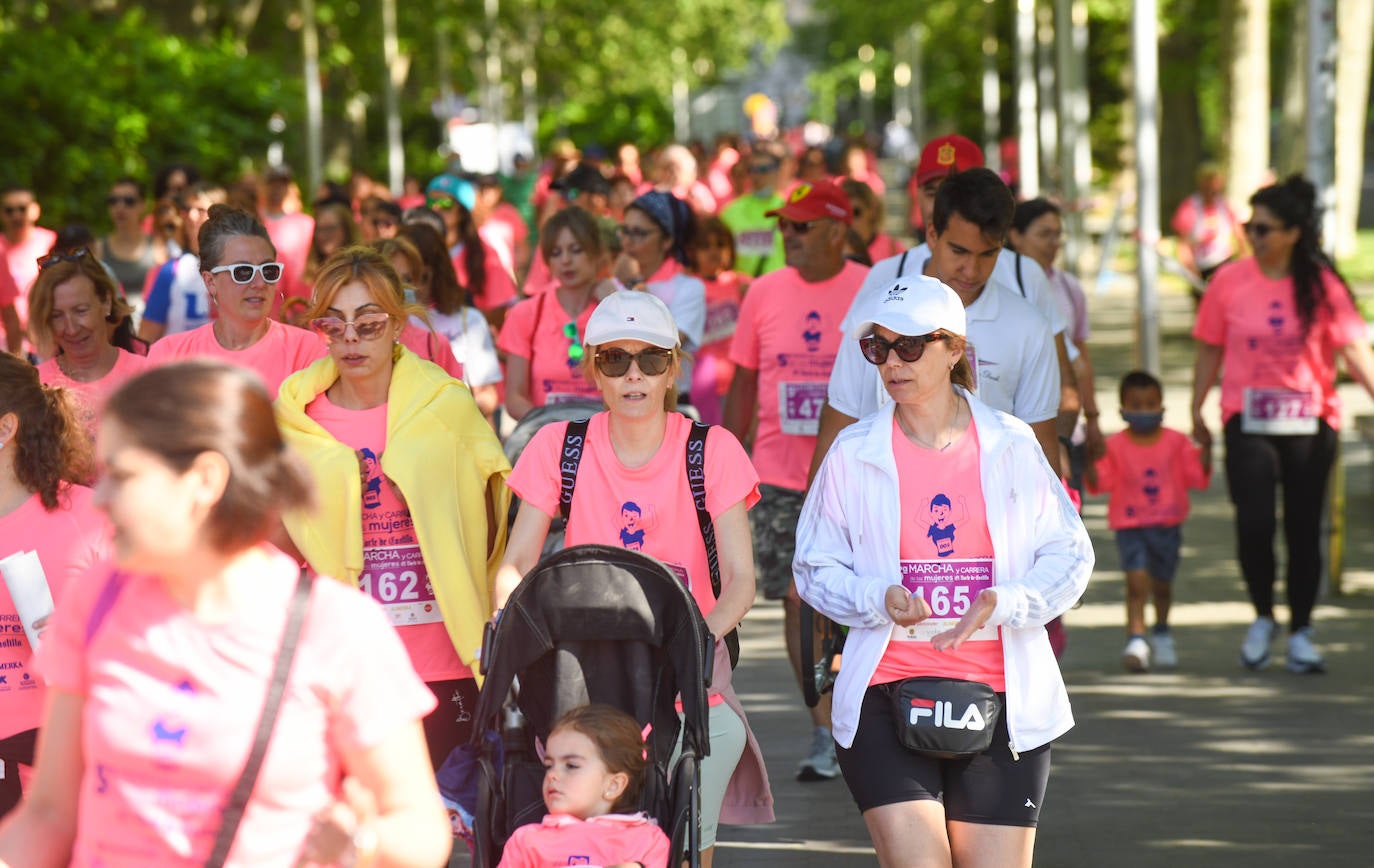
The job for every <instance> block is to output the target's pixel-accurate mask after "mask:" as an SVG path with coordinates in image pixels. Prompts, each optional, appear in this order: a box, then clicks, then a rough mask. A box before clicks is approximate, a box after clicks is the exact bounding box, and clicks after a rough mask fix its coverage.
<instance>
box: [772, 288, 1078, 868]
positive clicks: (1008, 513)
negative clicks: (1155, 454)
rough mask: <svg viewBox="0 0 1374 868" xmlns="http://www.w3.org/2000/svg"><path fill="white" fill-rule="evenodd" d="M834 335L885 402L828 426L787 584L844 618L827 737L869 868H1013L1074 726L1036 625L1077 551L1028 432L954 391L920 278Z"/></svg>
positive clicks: (1031, 835)
mask: <svg viewBox="0 0 1374 868" xmlns="http://www.w3.org/2000/svg"><path fill="white" fill-rule="evenodd" d="M861 318H862V321H861V322H860V324H859V326H858V327H857V328H855V330H854V331H853V333H852V336H853V338H854V339H856V340H858V341H859V343H860V346H861V348H862V350H863V354H864V357H865V358H867V359H868V361H869V362H871V363H873V364H874V365H877V366H878V367H879V368H880V369H881V372H882V377H883V382H884V384H885V386H886V388H887V391H888V393H889V394H890V395H891V396H892V398H893V401H894V403H890V404H887V405H885V406H884V407H883V408H882V409H880V410H878V411H877V412H875V413H874V414H873V415H871V416H868V417H866V418H864V419H863V420H861V421H860V422H858V423H857V424H855V425H853V426H851V427H850V428H848V429H846V430H845V431H844V433H843V434H841V435H840V436H839V437H838V438H837V439H836V440H835V444H834V445H833V446H832V447H831V449H830V451H829V453H828V454H827V455H826V458H825V462H824V464H823V465H822V466H821V469H820V473H819V474H818V475H817V477H816V480H815V482H814V483H813V485H812V487H811V493H810V496H809V497H808V498H807V501H806V505H805V507H804V508H803V509H802V514H801V520H800V523H799V524H798V527H797V555H796V561H795V563H794V564H793V568H794V572H795V574H796V581H797V590H798V592H799V593H800V594H801V596H802V598H803V599H805V600H806V601H807V602H808V603H810V604H811V605H812V606H814V607H815V608H816V610H817V611H819V612H820V613H822V614H824V615H825V616H826V617H829V618H831V619H833V620H835V621H837V622H839V623H841V624H844V625H846V626H848V627H849V628H850V629H849V636H848V639H847V640H846V642H845V649H844V651H845V653H844V666H843V667H842V668H841V670H840V674H839V676H838V679H837V681H836V684H835V698H834V711H833V720H834V733H835V741H836V743H837V756H838V758H839V762H840V769H841V771H842V773H843V774H844V778H845V782H846V783H847V784H848V785H849V789H850V792H851V793H852V794H853V796H854V800H855V801H856V802H857V803H858V806H859V809H860V810H861V811H862V812H863V815H864V821H865V822H866V823H867V825H868V830H869V834H870V835H871V836H872V838H873V844H874V847H875V849H876V850H877V852H878V859H879V862H880V864H882V865H903V864H909V862H908V861H907V860H908V859H909V857H910V854H913V853H922V854H933V858H932V859H930V860H929V861H923V862H921V864H922V865H927V864H928V865H941V864H943V865H955V866H959V868H969V866H987V868H993V866H996V868H1005V866H1016V865H1030V864H1031V856H1032V852H1033V848H1034V844H1035V826H1036V823H1037V821H1038V818H1039V812H1040V805H1041V801H1042V798H1043V796H1044V793H1045V788H1046V784H1047V782H1048V779H1049V765H1050V756H1049V752H1050V748H1049V744H1050V742H1051V741H1053V740H1054V739H1055V738H1057V737H1058V736H1060V735H1062V734H1063V733H1064V732H1065V731H1067V730H1068V729H1069V728H1070V727H1071V726H1073V716H1072V714H1071V713H1070V710H1069V701H1068V694H1067V693H1066V691H1065V690H1064V683H1063V680H1062V678H1061V677H1060V674H1059V668H1058V665H1057V664H1056V662H1055V659H1054V654H1053V652H1052V651H1051V650H1050V644H1049V640H1048V639H1047V638H1046V634H1045V630H1044V625H1045V624H1046V623H1047V622H1048V621H1049V620H1050V619H1052V618H1054V617H1055V616H1056V615H1058V614H1060V613H1061V612H1063V611H1064V610H1065V609H1067V608H1068V607H1069V606H1071V605H1072V604H1073V602H1074V601H1075V600H1077V599H1078V596H1079V594H1081V593H1082V591H1083V589H1084V588H1085V587H1086V586H1087V582H1088V576H1089V574H1090V573H1091V572H1092V565H1093V550H1092V545H1091V543H1090V542H1089V541H1088V535H1087V532H1086V531H1085V530H1084V528H1083V523H1082V521H1080V520H1079V518H1078V515H1077V514H1076V513H1075V511H1074V509H1073V506H1072V504H1071V503H1070V502H1069V499H1068V497H1067V495H1066V494H1065V492H1064V488H1063V486H1062V485H1061V484H1060V482H1059V480H1058V478H1057V477H1056V476H1055V474H1054V472H1053V471H1052V470H1051V469H1050V467H1049V465H1048V464H1047V463H1046V461H1045V458H1044V456H1043V454H1042V453H1041V451H1040V448H1039V445H1038V444H1037V441H1036V439H1035V437H1034V435H1033V434H1032V433H1031V430H1030V428H1029V427H1028V426H1027V425H1026V424H1025V423H1023V422H1021V421H1019V420H1017V419H1015V418H1013V417H1012V416H1009V415H1007V414H1005V413H1001V412H998V411H995V410H992V409H989V408H988V407H986V406H985V405H984V404H982V403H981V402H980V401H979V400H978V399H977V398H975V397H973V395H972V394H971V393H970V392H969V384H970V383H971V375H970V371H969V362H968V358H967V356H966V355H965V353H964V349H965V347H966V345H967V341H966V340H965V338H964V329H965V319H964V308H963V305H962V304H961V303H960V301H959V297H958V296H957V295H956V294H955V293H954V291H953V290H951V289H949V288H948V287H946V286H945V285H944V284H942V283H940V282H939V281H938V280H935V279H933V278H928V277H920V276H918V277H912V278H904V279H900V280H897V281H895V282H893V283H892V284H890V285H889V286H888V287H887V288H886V290H885V291H883V292H880V293H877V294H875V295H874V296H873V297H872V299H871V300H870V302H869V303H868V305H867V306H866V309H864V310H863V311H862V313H861Z"/></svg>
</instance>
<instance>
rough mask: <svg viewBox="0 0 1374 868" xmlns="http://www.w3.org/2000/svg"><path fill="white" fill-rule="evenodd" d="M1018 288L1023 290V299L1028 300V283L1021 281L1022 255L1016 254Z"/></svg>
mask: <svg viewBox="0 0 1374 868" xmlns="http://www.w3.org/2000/svg"><path fill="white" fill-rule="evenodd" d="M1016 288H1017V289H1019V290H1021V297H1022V298H1026V297H1027V296H1026V283H1025V281H1023V280H1022V279H1021V254H1019V253H1017V254H1016Z"/></svg>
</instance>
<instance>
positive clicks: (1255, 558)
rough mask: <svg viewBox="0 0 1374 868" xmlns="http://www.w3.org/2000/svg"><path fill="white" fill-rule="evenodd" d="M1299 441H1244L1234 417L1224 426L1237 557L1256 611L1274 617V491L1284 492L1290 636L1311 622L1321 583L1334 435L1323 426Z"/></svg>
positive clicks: (1251, 436)
mask: <svg viewBox="0 0 1374 868" xmlns="http://www.w3.org/2000/svg"><path fill="white" fill-rule="evenodd" d="M1317 425H1318V427H1317V433H1316V434H1307V435H1301V436H1277V435H1265V434H1245V433H1243V432H1242V431H1241V430H1240V426H1241V419H1240V416H1239V415H1237V416H1234V417H1232V419H1231V421H1230V422H1228V423H1226V484H1227V488H1228V490H1229V491H1230V494H1231V502H1232V503H1234V504H1235V506H1236V552H1237V555H1238V557H1239V559H1240V571H1241V574H1242V575H1243V576H1244V577H1245V587H1246V589H1247V590H1248V591H1249V592H1250V602H1252V603H1254V605H1255V612H1256V614H1258V615H1261V616H1263V617H1268V618H1272V617H1274V580H1275V578H1276V573H1277V568H1276V566H1275V560H1274V531H1275V528H1276V524H1277V522H1276V519H1275V511H1276V510H1275V507H1276V500H1277V498H1276V496H1275V489H1276V488H1277V487H1278V486H1279V485H1282V486H1283V537H1284V543H1285V545H1286V546H1287V548H1288V579H1287V582H1286V586H1287V588H1286V590H1287V594H1288V608H1289V611H1290V613H1291V616H1292V619H1293V620H1292V626H1291V629H1293V630H1300V629H1302V628H1303V627H1306V626H1307V625H1308V624H1310V623H1311V622H1312V608H1313V607H1314V606H1315V605H1316V604H1317V590H1318V586H1319V585H1320V583H1321V562H1322V556H1321V521H1322V510H1323V509H1324V508H1325V507H1326V481H1327V479H1328V478H1329V477H1330V475H1331V465H1332V463H1333V462H1334V461H1335V459H1336V431H1335V429H1334V428H1332V427H1331V426H1330V425H1328V424H1326V422H1324V421H1319V422H1318V423H1317Z"/></svg>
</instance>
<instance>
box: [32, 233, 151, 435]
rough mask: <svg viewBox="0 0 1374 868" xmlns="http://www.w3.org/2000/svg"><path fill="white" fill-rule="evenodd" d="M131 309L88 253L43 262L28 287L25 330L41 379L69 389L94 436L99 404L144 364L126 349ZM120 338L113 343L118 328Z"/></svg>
mask: <svg viewBox="0 0 1374 868" xmlns="http://www.w3.org/2000/svg"><path fill="white" fill-rule="evenodd" d="M132 313H133V311H132V309H131V308H130V307H129V305H128V303H126V302H125V301H124V299H123V298H122V297H121V296H120V294H119V290H118V288H117V287H116V286H115V283H114V281H113V280H112V279H111V278H110V276H109V274H108V273H107V272H106V271H105V269H104V268H102V267H101V266H100V264H99V263H98V262H97V261H96V260H95V258H94V257H92V256H90V255H89V254H84V255H75V258H65V259H61V260H58V261H56V262H52V263H50V264H48V265H46V266H45V267H44V268H43V269H42V270H41V271H40V272H39V273H38V279H37V280H35V281H34V282H33V289H32V290H30V291H29V334H30V336H31V337H32V338H33V341H34V344H35V345H36V346H38V347H39V353H40V354H41V355H45V356H51V358H49V359H48V360H47V361H46V362H43V363H42V364H40V365H39V366H38V375H39V377H40V378H41V379H42V380H43V382H44V383H47V384H49V385H53V386H61V387H63V388H65V389H69V390H71V392H72V394H73V395H74V396H75V398H76V401H77V407H78V411H79V413H80V417H81V424H82V426H83V427H84V428H85V429H86V432H87V433H88V434H89V435H90V438H91V441H92V442H94V441H95V433H96V429H97V428H98V427H99V417H100V410H101V407H102V406H103V405H104V403H105V399H106V398H108V397H109V396H110V395H111V394H112V393H113V392H114V390H115V389H117V388H119V386H120V385H122V384H123V383H124V382H125V381H126V380H128V379H129V378H130V377H133V376H134V375H135V374H137V373H139V372H140V371H142V370H143V369H144V368H145V367H146V366H147V364H148V362H147V359H145V358H144V357H143V356H141V355H136V354H134V353H132V352H130V348H131V347H133V346H134V343H133V342H131V340H130V338H132V335H131V334H128V333H127V329H125V330H119V326H120V324H121V323H123V322H124V321H125V320H126V319H128V317H129V315H130V314H132ZM117 331H119V332H120V334H119V337H120V338H122V340H121V341H120V342H119V343H122V344H123V345H122V346H121V345H119V344H117V343H115V338H116V333H117Z"/></svg>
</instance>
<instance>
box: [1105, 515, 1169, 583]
mask: <svg viewBox="0 0 1374 868" xmlns="http://www.w3.org/2000/svg"><path fill="white" fill-rule="evenodd" d="M1181 548H1183V528H1182V527H1181V526H1179V525H1174V526H1173V527H1128V528H1122V529H1121V530H1119V531H1117V532H1116V551H1117V553H1118V554H1119V555H1120V556H1121V569H1122V570H1124V571H1126V572H1130V571H1131V570H1145V571H1146V572H1148V573H1149V574H1150V576H1151V577H1152V578H1155V579H1158V580H1160V581H1161V582H1172V581H1173V580H1174V574H1175V573H1177V572H1178V553H1179V549H1181Z"/></svg>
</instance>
